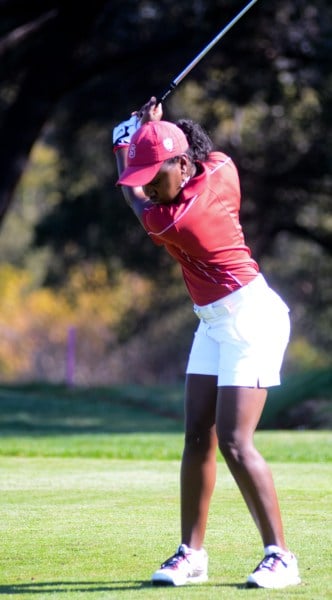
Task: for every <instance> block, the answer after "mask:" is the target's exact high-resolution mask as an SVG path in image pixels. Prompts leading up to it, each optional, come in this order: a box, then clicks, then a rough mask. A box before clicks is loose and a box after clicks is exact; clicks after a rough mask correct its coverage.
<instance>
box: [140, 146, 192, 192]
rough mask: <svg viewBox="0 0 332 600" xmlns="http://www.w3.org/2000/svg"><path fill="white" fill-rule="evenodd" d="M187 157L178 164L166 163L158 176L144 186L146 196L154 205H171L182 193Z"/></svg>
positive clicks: (178, 161) (182, 157) (183, 157)
mask: <svg viewBox="0 0 332 600" xmlns="http://www.w3.org/2000/svg"><path fill="white" fill-rule="evenodd" d="M186 163H187V160H186V157H185V156H181V157H179V159H178V160H177V161H176V162H164V163H163V165H162V166H161V168H160V169H159V171H158V173H157V175H156V176H155V177H154V178H153V179H152V181H150V182H149V183H147V184H146V185H144V186H143V191H144V194H145V195H146V196H147V197H148V198H149V199H150V201H151V202H153V203H154V204H170V203H171V202H173V201H174V200H175V198H176V197H177V196H178V194H179V193H180V191H181V184H182V181H183V172H184V165H186Z"/></svg>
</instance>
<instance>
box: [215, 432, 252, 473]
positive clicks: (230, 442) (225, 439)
mask: <svg viewBox="0 0 332 600" xmlns="http://www.w3.org/2000/svg"><path fill="white" fill-rule="evenodd" d="M218 445H219V450H220V452H221V454H222V455H223V457H224V459H225V460H226V461H227V462H232V463H236V464H239V465H240V464H246V463H247V462H248V461H249V460H250V459H251V457H252V456H253V454H255V452H256V451H255V448H254V446H253V444H252V441H251V440H247V439H244V438H242V437H241V436H237V435H236V434H233V433H228V434H224V435H220V436H219V439H218Z"/></svg>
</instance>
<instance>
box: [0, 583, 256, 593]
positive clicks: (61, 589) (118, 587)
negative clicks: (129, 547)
mask: <svg viewBox="0 0 332 600" xmlns="http://www.w3.org/2000/svg"><path fill="white" fill-rule="evenodd" d="M153 587H154V586H152V584H151V581H131V580H128V581H109V582H108V581H45V582H41V583H37V582H36V583H34V582H31V583H19V584H12V585H0V595H5V594H10V595H16V594H54V593H58V594H59V593H68V592H85V593H87V592H90V593H94V592H116V591H119V592H120V591H125V590H141V589H147V588H151V589H152V588H153ZM188 587H189V586H188ZM207 587H215V586H207ZM216 587H221V588H237V589H246V586H245V584H243V583H241V584H239V583H231V584H217V586H216ZM155 589H161V588H160V587H159V586H156V587H155Z"/></svg>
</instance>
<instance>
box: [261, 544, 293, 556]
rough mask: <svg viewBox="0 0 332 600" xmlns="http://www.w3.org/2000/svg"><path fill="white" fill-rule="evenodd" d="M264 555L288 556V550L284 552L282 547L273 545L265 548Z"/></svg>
mask: <svg viewBox="0 0 332 600" xmlns="http://www.w3.org/2000/svg"><path fill="white" fill-rule="evenodd" d="M264 553H265V556H269V555H270V554H276V553H277V554H288V552H287V550H283V548H280V546H273V545H272V544H271V545H270V546H265V548H264Z"/></svg>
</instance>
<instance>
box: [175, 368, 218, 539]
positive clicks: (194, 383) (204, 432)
mask: <svg viewBox="0 0 332 600" xmlns="http://www.w3.org/2000/svg"><path fill="white" fill-rule="evenodd" d="M217 391H218V388H217V378H216V377H214V376H209V375H188V376H187V381H186V398H185V446H184V451H183V457H182V465H181V532H182V543H183V544H187V545H188V546H190V547H191V548H194V549H197V550H199V549H200V548H201V547H202V545H203V542H204V536H205V530H206V524H207V518H208V511H209V505H210V500H211V496H212V493H213V490H214V486H215V481H216V448H217V436H216V427H215V415H216V403H217Z"/></svg>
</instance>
